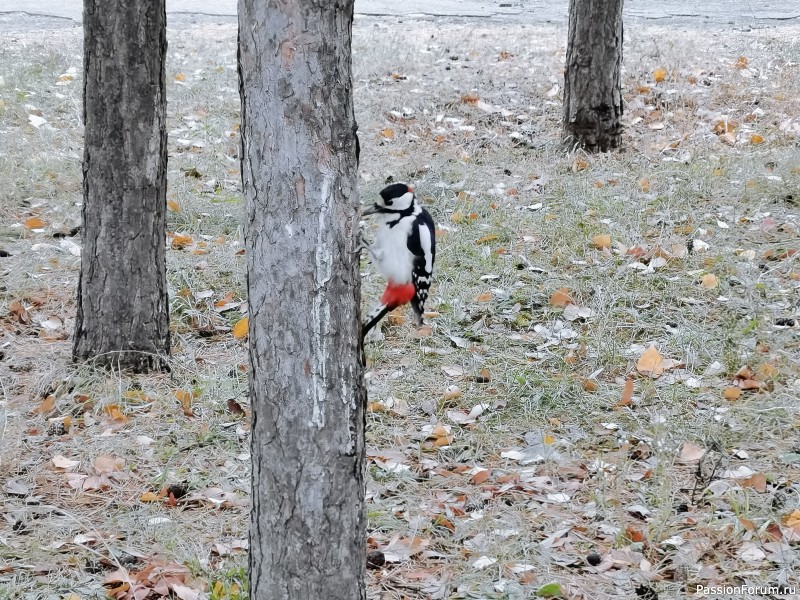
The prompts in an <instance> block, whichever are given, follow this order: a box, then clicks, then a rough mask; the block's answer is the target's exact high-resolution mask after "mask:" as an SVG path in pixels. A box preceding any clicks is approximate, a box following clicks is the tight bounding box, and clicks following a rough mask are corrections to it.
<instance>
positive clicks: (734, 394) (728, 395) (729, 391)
mask: <svg viewBox="0 0 800 600" xmlns="http://www.w3.org/2000/svg"><path fill="white" fill-rule="evenodd" d="M741 395H742V390H741V388H738V387H733V386H731V387H727V388H725V391H723V392H722V397H723V398H725V400H738V399H739V397H740V396H741Z"/></svg>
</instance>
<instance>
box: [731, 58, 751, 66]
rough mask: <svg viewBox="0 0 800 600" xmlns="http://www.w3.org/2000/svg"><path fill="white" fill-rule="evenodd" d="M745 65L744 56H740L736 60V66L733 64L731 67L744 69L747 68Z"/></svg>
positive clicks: (746, 62)
mask: <svg viewBox="0 0 800 600" xmlns="http://www.w3.org/2000/svg"><path fill="white" fill-rule="evenodd" d="M747 64H748V61H747V57H746V56H740V57H739V58H738V59H737V60H736V64H734V65H733V66H734V67H736V68H737V69H746V68H747Z"/></svg>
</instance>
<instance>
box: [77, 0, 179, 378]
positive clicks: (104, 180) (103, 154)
mask: <svg viewBox="0 0 800 600" xmlns="http://www.w3.org/2000/svg"><path fill="white" fill-rule="evenodd" d="M83 27H84V59H83V65H84V77H85V79H84V88H83V119H84V125H85V142H84V144H85V146H84V161H83V209H82V214H83V252H82V258H81V275H80V281H79V283H78V313H77V319H76V323H75V338H74V345H73V357H74V359H76V360H86V359H94V360H95V361H96V362H97V363H99V364H101V365H114V366H116V367H121V368H125V369H133V370H135V371H147V370H151V369H153V368H159V367H161V366H162V365H163V357H164V356H166V355H167V354H169V305H168V301H167V280H166V248H165V234H166V220H165V219H166V210H167V201H166V197H167V182H166V167H167V130H166V95H165V64H164V61H165V56H166V49H167V38H166V5H165V0H127V1H123V0H103V1H100V0H84V10H83Z"/></svg>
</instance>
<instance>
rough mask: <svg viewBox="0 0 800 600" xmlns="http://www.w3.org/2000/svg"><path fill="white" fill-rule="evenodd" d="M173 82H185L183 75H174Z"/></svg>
mask: <svg viewBox="0 0 800 600" xmlns="http://www.w3.org/2000/svg"><path fill="white" fill-rule="evenodd" d="M175 81H186V75H184V74H183V73H175Z"/></svg>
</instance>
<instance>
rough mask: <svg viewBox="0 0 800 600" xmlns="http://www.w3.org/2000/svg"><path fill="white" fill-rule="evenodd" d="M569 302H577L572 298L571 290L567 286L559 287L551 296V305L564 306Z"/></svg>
mask: <svg viewBox="0 0 800 600" xmlns="http://www.w3.org/2000/svg"><path fill="white" fill-rule="evenodd" d="M568 304H575V301H574V300H573V299H572V296H570V295H569V290H568V289H567V288H563V287H562V288H558V289H557V290H556V291H555V292H553V293H552V295H551V296H550V305H551V306H557V307H559V308H564V307H565V306H567V305H568Z"/></svg>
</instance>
